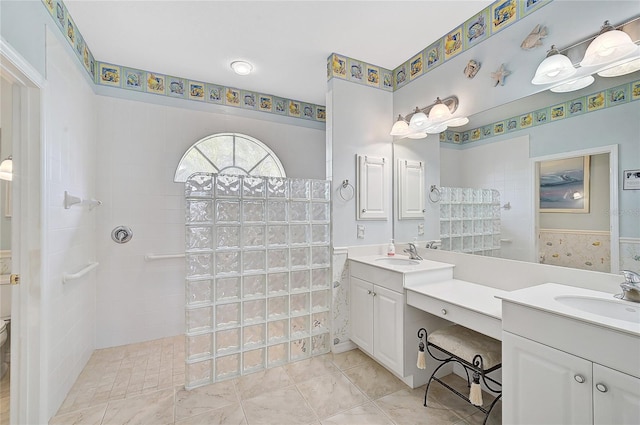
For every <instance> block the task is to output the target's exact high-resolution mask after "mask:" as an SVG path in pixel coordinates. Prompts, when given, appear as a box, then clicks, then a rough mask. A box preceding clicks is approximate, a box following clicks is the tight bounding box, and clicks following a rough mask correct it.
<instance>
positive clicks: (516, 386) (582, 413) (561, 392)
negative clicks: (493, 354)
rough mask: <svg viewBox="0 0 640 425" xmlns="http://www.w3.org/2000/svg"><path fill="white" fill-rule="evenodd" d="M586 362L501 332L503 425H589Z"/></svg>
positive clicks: (590, 384)
mask: <svg viewBox="0 0 640 425" xmlns="http://www.w3.org/2000/svg"><path fill="white" fill-rule="evenodd" d="M591 365H592V363H591V362H589V361H587V360H584V359H582V358H580V357H576V356H573V355H571V354H567V353H565V352H564V351H560V350H556V349H554V348H551V347H548V346H546V345H542V344H540V343H537V342H533V341H531V340H528V339H525V338H522V337H519V336H517V335H513V334H510V333H508V332H502V397H503V403H502V416H503V423H505V424H536V425H540V424H564V425H569V424H581V425H582V424H591V423H593V413H592V392H591V389H592V388H593V382H592V379H591V378H592V373H591Z"/></svg>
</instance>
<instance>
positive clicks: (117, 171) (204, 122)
mask: <svg viewBox="0 0 640 425" xmlns="http://www.w3.org/2000/svg"><path fill="white" fill-rule="evenodd" d="M183 103H184V104H185V105H189V103H188V102H183ZM97 111H98V117H99V118H98V129H97V138H98V146H97V156H98V158H99V160H98V186H97V196H98V198H99V199H101V200H102V201H103V202H104V205H103V206H102V207H100V209H99V210H98V211H97V214H98V227H97V228H98V231H97V240H98V258H99V259H100V262H101V266H100V269H99V271H98V281H99V283H98V292H97V325H96V327H97V347H110V346H116V345H122V344H128V343H132V342H139V341H146V340H151V339H156V338H161V337H166V336H172V335H178V334H182V333H184V326H185V325H184V303H185V299H184V281H185V268H184V260H183V259H173V260H161V261H145V260H144V256H145V254H148V253H155V254H175V253H182V252H184V249H185V239H184V226H185V224H184V223H185V221H184V204H185V201H184V184H183V183H174V182H173V176H174V173H175V170H176V167H177V165H178V162H179V161H180V158H181V157H182V155H183V154H184V152H185V151H186V150H187V149H188V148H189V147H190V146H191V145H192V144H193V143H195V142H196V141H198V140H199V139H201V138H203V137H205V136H208V135H211V134H214V133H220V132H239V133H245V134H248V135H250V136H253V137H255V138H257V139H258V140H261V141H262V142H264V143H265V144H266V145H267V146H269V148H271V149H272V150H273V151H274V153H275V154H276V155H277V156H278V157H279V158H280V160H281V161H282V163H283V165H284V168H285V171H286V172H287V176H289V177H306V178H317V179H324V178H325V139H324V136H325V135H324V131H323V130H317V129H312V128H306V127H300V126H296V125H286V124H282V123H277V122H271V121H265V120H260V119H251V118H246V117H242V116H235V115H226V114H219V113H213V112H206V111H201V110H192V109H186V108H176V107H170V106H162V105H154V104H149V103H143V102H137V101H132V100H124V99H116V98H112V97H104V96H98V97H97ZM118 225H126V226H129V227H131V229H132V230H133V235H134V236H133V239H132V240H131V241H130V242H128V243H126V244H122V245H119V244H116V243H115V242H113V241H112V240H111V236H110V235H111V231H112V229H113V228H114V227H116V226H118Z"/></svg>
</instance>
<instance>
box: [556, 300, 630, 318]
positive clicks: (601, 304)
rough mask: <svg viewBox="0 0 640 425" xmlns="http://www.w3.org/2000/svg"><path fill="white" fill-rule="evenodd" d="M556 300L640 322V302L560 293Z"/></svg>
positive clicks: (600, 314)
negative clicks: (630, 302) (634, 302)
mask: <svg viewBox="0 0 640 425" xmlns="http://www.w3.org/2000/svg"><path fill="white" fill-rule="evenodd" d="M555 300H556V301H558V302H559V303H562V304H564V305H566V306H568V307H572V308H576V309H578V310H582V311H585V312H587V313H592V314H597V315H598V316H604V317H608V318H610V319H615V320H624V321H626V322H631V323H640V304H639V305H638V306H634V305H630V304H629V303H628V302H622V301H616V300H606V299H602V298H591V297H585V296H579V295H558V296H556V297H555Z"/></svg>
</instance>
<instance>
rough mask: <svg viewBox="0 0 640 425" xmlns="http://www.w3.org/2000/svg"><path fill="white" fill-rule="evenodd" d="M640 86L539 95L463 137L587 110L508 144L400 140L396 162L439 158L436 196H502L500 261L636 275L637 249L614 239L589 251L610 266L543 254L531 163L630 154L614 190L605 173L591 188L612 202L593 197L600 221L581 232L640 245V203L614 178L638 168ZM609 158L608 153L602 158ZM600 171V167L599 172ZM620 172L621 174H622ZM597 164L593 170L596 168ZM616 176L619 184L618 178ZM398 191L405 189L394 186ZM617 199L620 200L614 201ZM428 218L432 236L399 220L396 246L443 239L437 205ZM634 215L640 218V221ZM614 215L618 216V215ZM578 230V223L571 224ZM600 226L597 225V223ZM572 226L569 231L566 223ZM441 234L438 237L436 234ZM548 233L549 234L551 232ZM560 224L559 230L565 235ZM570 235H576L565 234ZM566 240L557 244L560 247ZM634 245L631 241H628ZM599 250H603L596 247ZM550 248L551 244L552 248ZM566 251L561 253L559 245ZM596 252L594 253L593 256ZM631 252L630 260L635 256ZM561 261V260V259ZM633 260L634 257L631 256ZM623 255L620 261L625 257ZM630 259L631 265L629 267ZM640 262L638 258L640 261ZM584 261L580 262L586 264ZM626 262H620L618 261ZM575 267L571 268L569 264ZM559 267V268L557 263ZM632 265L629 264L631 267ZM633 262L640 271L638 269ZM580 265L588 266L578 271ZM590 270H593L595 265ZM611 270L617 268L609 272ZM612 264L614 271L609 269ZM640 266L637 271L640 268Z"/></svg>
mask: <svg viewBox="0 0 640 425" xmlns="http://www.w3.org/2000/svg"><path fill="white" fill-rule="evenodd" d="M639 79H640V72H635V73H633V74H630V75H626V76H622V77H616V78H608V79H604V78H597V81H596V83H595V84H594V85H593V86H591V87H589V88H586V89H583V90H581V91H577V92H573V93H564V94H555V93H550V92H548V91H547V92H543V93H538V94H536V95H532V96H529V97H527V98H523V99H521V100H519V101H516V102H512V103H509V104H507V105H503V106H500V107H497V108H493V109H491V110H488V111H485V112H483V113H480V114H476V115H473V116H471V117H470V123H469V124H468V125H467V126H465V127H463V128H461V131H469V130H471V129H473V128H477V127H482V126H486V125H489V124H492V123H495V122H498V121H506V120H507V119H509V118H511V117H514V116H519V115H522V114H526V113H528V112H531V111H537V110H540V109H546V108H548V110H551V107H553V106H556V105H561V104H564V105H565V107H567V105H569V104H570V102H571V101H572V100H573V99H582V100H583V101H584V102H585V103H584V110H583V111H580V113H579V114H575V116H571V117H563V118H561V119H554V120H553V121H552V120H551V119H549V122H548V123H546V124H544V125H535V124H533V125H531V127H529V128H522V129H518V130H517V131H513V132H508V131H505V134H503V135H501V136H493V137H491V138H487V139H481V140H479V141H476V142H472V143H464V144H461V145H459V144H452V143H436V141H434V140H430V139H427V140H425V141H418V142H416V141H408V140H400V141H396V142H395V143H394V155H395V156H396V158H398V157H400V158H414V159H425V158H427V161H429V160H431V161H433V155H437V156H438V160H437V161H435V163H429V164H428V168H427V170H428V171H432V170H429V169H430V168H431V167H437V170H439V175H438V174H436V175H434V174H433V173H427V176H426V177H425V188H426V190H428V188H429V187H430V185H431V184H436V185H438V187H442V186H444V187H447V186H449V187H469V188H491V189H496V190H498V191H499V192H500V196H501V204H502V205H509V207H510V209H502V211H501V212H502V217H501V219H502V221H501V227H502V228H501V237H500V239H501V243H500V250H499V255H500V256H501V257H502V258H509V259H514V260H523V261H532V262H539V261H540V260H541V255H543V256H544V260H543V261H544V262H545V263H546V264H556V263H555V261H560V258H561V256H563V255H564V257H565V258H564V259H563V260H564V264H563V265H565V266H567V267H580V268H585V269H589V270H607V271H613V272H615V271H617V270H618V269H619V268H621V267H626V268H633V266H634V264H635V262H637V260H636V261H635V262H634V261H633V258H634V255H633V253H636V250H634V247H631V248H628V247H627V248H625V246H624V242H623V245H622V247H621V246H620V245H619V242H618V240H617V239H616V240H614V239H613V237H612V239H611V240H610V241H607V239H603V238H600V239H598V240H593V241H591V242H589V243H587V242H585V243H584V244H582V246H583V250H586V249H587V248H589V247H593V248H595V247H596V246H598V247H602V248H601V250H602V249H604V248H608V249H609V250H610V255H609V258H610V260H607V256H606V255H601V256H599V257H597V258H596V257H593V256H592V257H590V259H587V258H585V257H583V256H582V254H579V253H577V251H573V252H570V254H571V255H567V252H564V253H560V252H553V253H551V254H547V253H542V252H541V250H540V247H539V246H538V243H537V242H538V237H539V236H545V232H542V233H540V235H538V232H537V228H536V226H537V225H538V224H536V223H537V221H538V220H537V219H538V214H537V204H536V196H535V194H534V186H535V185H534V180H535V173H534V172H533V168H532V165H531V160H530V158H534V157H544V156H549V155H564V156H567V155H569V156H570V155H572V154H573V155H574V156H575V152H577V151H580V150H581V149H585V148H588V147H593V148H596V147H602V146H608V145H612V144H615V145H618V146H619V148H620V151H621V153H624V154H623V156H621V157H620V158H619V160H614V159H611V158H610V159H609V162H611V161H614V162H615V163H614V164H610V166H609V168H608V170H607V171H608V173H609V174H607V175H611V176H612V178H611V179H610V180H609V183H606V182H605V181H603V180H602V179H603V178H604V177H602V175H603V172H604V171H603V170H602V169H601V168H599V169H597V170H594V173H596V175H595V176H592V179H591V184H592V185H596V187H608V190H609V191H610V193H611V196H609V197H607V196H606V195H605V194H604V193H601V194H600V195H595V196H596V199H593V196H594V192H593V190H592V199H591V206H592V211H593V208H596V209H597V210H598V211H599V212H600V214H599V215H598V214H595V216H594V214H593V213H592V214H586V215H584V217H582V218H580V222H581V224H580V226H581V227H582V228H581V229H579V230H592V231H597V232H604V231H606V230H609V231H610V232H611V235H612V236H613V234H614V233H615V234H616V235H619V237H620V238H627V239H628V238H638V237H640V228H639V227H640V226H638V225H637V211H640V205H639V204H640V200H639V199H638V198H637V197H633V196H632V195H633V193H631V192H632V191H623V190H622V185H621V184H619V178H620V176H618V174H613V171H612V170H614V169H619V170H620V172H621V171H622V170H624V169H636V168H638V167H637V165H638V162H637V158H639V157H640V147H639V146H638V144H637V140H638V127H637V122H638V119H639V118H640V108H638V103H636V102H635V101H634V100H635V99H637V98H638V97H639V96H638V95H635V96H634V94H633V91H632V87H633V86H634V83H637V81H638V80H639ZM621 85H622V86H625V85H626V86H625V87H627V89H625V91H624V93H623V94H624V96H625V97H626V99H625V100H624V102H622V103H621V104H618V105H615V106H614V102H612V101H611V99H608V97H610V95H611V93H612V91H609V90H608V89H610V88H612V87H618V86H621ZM599 93H602V95H603V96H604V97H605V106H604V107H603V108H601V109H598V110H594V111H590V110H589V108H588V104H587V103H586V101H587V99H588V97H590V96H591V95H594V94H595V95H597V94H599ZM600 154H602V155H605V154H608V153H607V152H601V153H600ZM600 154H594V155H596V158H595V159H594V161H595V166H597V167H602V166H603V164H604V163H606V162H607V160H606V157H605V156H602V157H600ZM598 164H599V165H598ZM614 166H615V167H614ZM593 167H594V164H593V163H592V167H591V168H593ZM613 176H615V178H613ZM394 189H397V186H396V185H394ZM614 195H615V196H614ZM426 207H427V208H426V209H427V212H426V213H425V218H424V220H425V221H424V222H425V225H426V234H425V235H420V234H419V233H417V231H416V229H414V227H415V222H411V221H409V222H408V221H402V220H397V217H395V220H394V238H395V239H396V241H411V240H413V239H414V238H416V237H417V239H418V240H420V241H422V240H425V241H426V240H432V239H441V237H440V233H439V232H440V223H439V220H435V221H434V216H435V217H437V218H439V216H440V211H439V208H438V206H437V204H435V203H433V202H430V201H428V198H427V202H426ZM634 211H636V213H635V214H636V215H635V216H634ZM610 212H612V213H613V214H610ZM577 215H578V214H568V215H566V217H573V218H574V219H575V217H576V216H577ZM565 220H569V221H572V222H575V220H572V219H570V218H566V219H565ZM594 220H595V221H597V222H598V223H599V224H596V222H593V223H591V222H592V221H594ZM603 222H604V223H607V225H608V226H609V227H610V229H609V227H607V228H606V229H605V230H602V229H603V225H602V223H603ZM565 224H566V223H565ZM539 225H540V229H542V230H544V229H545V228H548V226H549V224H548V223H546V221H545V220H541V223H539ZM436 226H437V230H436V231H435V232H434V231H431V229H433V228H436ZM545 226H547V227H545ZM558 226H560V224H558V225H557V227H556V228H559V227H558ZM565 227H566V229H569V227H567V226H565ZM559 239H560V237H559V236H558V238H557V243H558V244H559ZM562 239H563V241H566V240H567V239H566V237H565V238H562ZM625 240H626V239H625ZM594 243H595V244H596V245H594ZM545 246H548V245H546V241H545ZM553 246H556V247H557V246H558V245H553ZM591 249H592V248H589V250H591ZM627 251H629V253H627ZM555 254H557V257H553V255H555ZM627 254H628V255H627ZM618 255H619V257H618ZM625 255H626V257H629V259H626V260H625V258H626V257H625ZM636 256H637V253H636ZM578 258H580V260H578ZM618 258H619V260H618ZM567 259H570V260H571V261H566V260H567ZM552 260H553V261H552ZM625 261H627V263H625ZM629 262H631V263H632V264H630V263H629ZM578 263H580V264H579V265H578ZM587 263H590V264H587ZM608 263H609V264H608ZM607 264H608V265H607ZM636 266H637V265H636Z"/></svg>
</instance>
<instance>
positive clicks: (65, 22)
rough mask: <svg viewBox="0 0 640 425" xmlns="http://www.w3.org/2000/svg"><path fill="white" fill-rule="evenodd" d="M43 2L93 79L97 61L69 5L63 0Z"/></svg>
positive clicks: (46, 0) (44, 0)
mask: <svg viewBox="0 0 640 425" xmlns="http://www.w3.org/2000/svg"><path fill="white" fill-rule="evenodd" d="M42 4H44V6H45V7H46V9H47V11H48V12H49V15H51V18H52V19H53V21H54V22H55V23H56V26H57V27H58V29H59V30H60V31H61V32H62V34H63V35H64V36H65V37H64V38H65V40H67V42H68V43H69V44H70V45H71V48H72V49H73V51H74V52H75V54H76V58H77V59H78V60H79V61H80V63H81V64H82V66H83V67H84V70H85V71H86V72H87V74H89V77H90V78H91V80H92V81H94V82H95V78H96V61H95V59H94V58H93V53H91V49H89V46H88V45H87V43H85V41H84V37H82V34H80V30H79V29H78V27H77V26H76V24H75V22H74V21H73V18H72V17H71V15H70V14H69V11H68V10H67V6H65V4H64V3H63V2H62V0H42Z"/></svg>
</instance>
